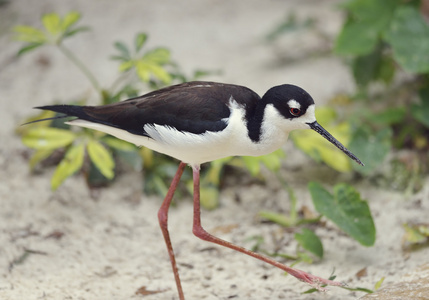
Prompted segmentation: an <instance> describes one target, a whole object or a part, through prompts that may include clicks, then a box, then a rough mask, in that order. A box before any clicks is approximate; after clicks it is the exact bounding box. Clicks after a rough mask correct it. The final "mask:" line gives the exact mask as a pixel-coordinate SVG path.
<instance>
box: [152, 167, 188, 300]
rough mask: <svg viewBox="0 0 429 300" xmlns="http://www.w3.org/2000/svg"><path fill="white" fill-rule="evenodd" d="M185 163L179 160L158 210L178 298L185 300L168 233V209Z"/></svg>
mask: <svg viewBox="0 0 429 300" xmlns="http://www.w3.org/2000/svg"><path fill="white" fill-rule="evenodd" d="M185 167H186V164H185V163H183V162H181V163H180V165H179V168H178V169H177V172H176V175H174V178H173V181H172V182H171V185H170V188H169V189H168V193H167V195H166V196H165V198H164V202H162V205H161V207H160V209H159V211H158V221H159V226H160V227H161V230H162V235H163V236H164V240H165V244H166V245H167V250H168V255H169V256H170V261H171V266H172V267H173V273H174V279H175V280H176V285H177V291H178V292H179V298H180V300H185V296H184V295H183V289H182V284H181V283H180V277H179V270H178V269H177V265H176V258H175V257H174V251H173V247H172V246H171V240H170V234H169V233H168V209H169V208H170V204H171V200H172V199H173V195H174V191H175V190H176V187H177V184H178V183H179V181H180V177H182V174H183V171H184V170H185Z"/></svg>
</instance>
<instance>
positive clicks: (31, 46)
mask: <svg viewBox="0 0 429 300" xmlns="http://www.w3.org/2000/svg"><path fill="white" fill-rule="evenodd" d="M42 45H43V43H31V44H28V45H27V46H24V47H22V48H21V49H19V51H18V55H22V54H24V53H26V52H28V51H31V50H34V49H36V48H37V47H40V46H42Z"/></svg>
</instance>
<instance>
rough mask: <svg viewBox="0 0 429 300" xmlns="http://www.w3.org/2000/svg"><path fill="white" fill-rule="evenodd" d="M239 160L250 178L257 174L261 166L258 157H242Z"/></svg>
mask: <svg viewBox="0 0 429 300" xmlns="http://www.w3.org/2000/svg"><path fill="white" fill-rule="evenodd" d="M241 159H242V160H243V162H244V165H245V166H246V169H247V170H248V171H249V172H250V174H252V176H256V175H258V174H259V170H260V169H261V164H260V161H259V159H258V157H253V156H242V157H241Z"/></svg>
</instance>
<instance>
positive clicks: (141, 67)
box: [124, 60, 150, 82]
mask: <svg viewBox="0 0 429 300" xmlns="http://www.w3.org/2000/svg"><path fill="white" fill-rule="evenodd" d="M124 64H125V63H124ZM136 72H137V75H138V76H139V77H140V80H141V81H143V82H149V80H150V70H149V68H148V64H147V63H145V62H143V61H141V60H139V61H137V63H136Z"/></svg>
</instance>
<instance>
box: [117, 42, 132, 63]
mask: <svg viewBox="0 0 429 300" xmlns="http://www.w3.org/2000/svg"><path fill="white" fill-rule="evenodd" d="M114 46H115V48H116V49H118V50H119V52H121V56H123V57H126V58H128V59H130V58H131V55H130V50H128V47H127V45H125V44H124V43H122V42H115V44H114Z"/></svg>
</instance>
